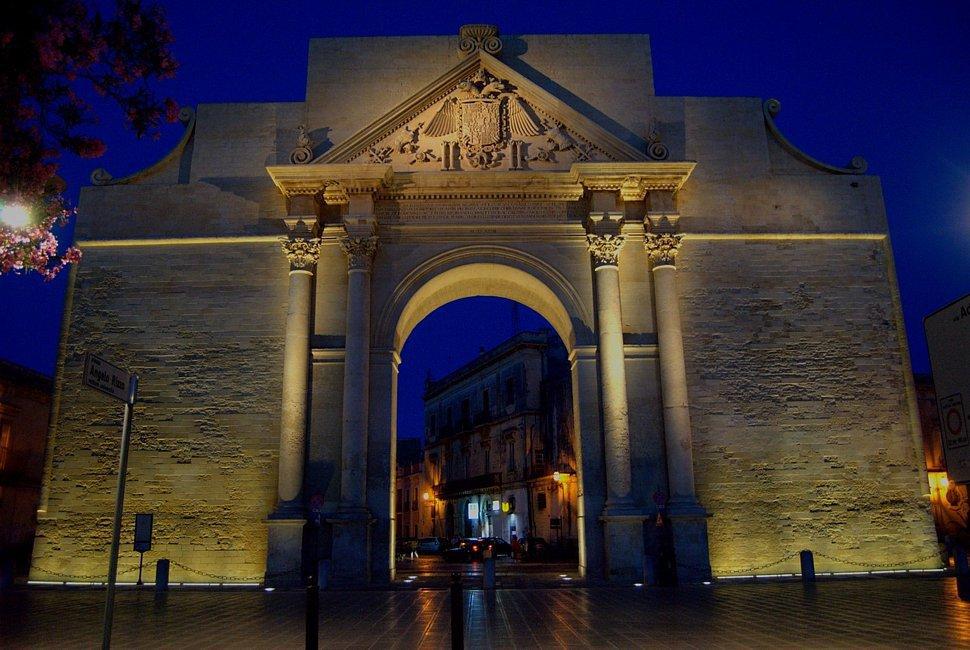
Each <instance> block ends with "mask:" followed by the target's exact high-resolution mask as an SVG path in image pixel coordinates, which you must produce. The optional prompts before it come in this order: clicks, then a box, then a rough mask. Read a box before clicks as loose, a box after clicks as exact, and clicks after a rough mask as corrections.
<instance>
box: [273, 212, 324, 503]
mask: <svg viewBox="0 0 970 650" xmlns="http://www.w3.org/2000/svg"><path fill="white" fill-rule="evenodd" d="M300 225H302V226H303V227H302V228H301V229H299V230H294V232H293V233H292V234H291V235H290V237H287V238H283V239H281V242H282V244H283V252H284V253H285V254H286V257H287V259H289V261H290V288H289V303H288V306H287V308H286V335H285V344H284V348H283V407H282V417H281V421H280V462H279V479H278V490H277V492H278V496H279V505H278V507H277V510H278V511H290V512H301V511H302V507H301V504H299V503H298V502H297V497H299V495H300V490H301V489H302V488H303V456H304V449H305V447H306V417H307V415H306V413H307V378H308V375H309V364H310V297H311V289H312V284H313V269H314V267H315V266H316V264H317V257H318V255H319V251H320V240H319V239H317V238H315V237H311V236H309V235H311V232H310V231H309V230H308V229H307V228H306V226H305V225H303V223H302V222H301V224H300Z"/></svg>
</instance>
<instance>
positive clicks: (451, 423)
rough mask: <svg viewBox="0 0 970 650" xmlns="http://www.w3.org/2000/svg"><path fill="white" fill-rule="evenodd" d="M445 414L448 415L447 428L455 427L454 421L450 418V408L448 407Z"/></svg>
mask: <svg viewBox="0 0 970 650" xmlns="http://www.w3.org/2000/svg"><path fill="white" fill-rule="evenodd" d="M447 414H448V428H449V429H450V428H451V427H453V426H455V421H454V419H453V418H452V415H453V413H452V411H451V407H450V406H449V407H448V412H447Z"/></svg>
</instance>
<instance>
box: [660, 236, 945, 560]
mask: <svg viewBox="0 0 970 650" xmlns="http://www.w3.org/2000/svg"><path fill="white" fill-rule="evenodd" d="M887 249H888V242H887V241H886V240H885V239H853V240H847V239H841V240H838V239H814V240H807V239H794V240H792V239H788V240H785V239H779V240H764V239H762V240H758V239H740V240H738V239H735V240H704V239H688V240H687V241H686V242H685V244H684V247H683V250H682V252H681V254H680V255H679V256H678V269H679V271H678V282H679V290H680V295H681V309H682V314H683V325H684V343H685V352H686V358H687V370H688V383H689V390H690V400H691V416H692V420H693V426H694V466H695V471H696V480H697V492H698V496H699V498H700V500H701V502H702V503H703V504H704V505H705V506H706V507H707V509H708V510H709V511H710V512H711V513H712V514H713V516H712V518H711V519H710V520H709V526H710V548H711V564H712V567H713V568H714V571H715V573H718V572H731V571H739V570H741V569H744V568H747V567H753V566H756V565H761V564H764V563H766V562H770V561H772V560H777V559H779V558H781V557H783V556H785V555H787V554H789V553H791V552H794V551H798V550H800V549H803V548H808V549H812V550H814V551H816V552H823V553H826V554H828V555H830V556H832V557H837V558H840V559H846V560H849V561H852V562H860V563H863V564H866V565H868V566H870V567H871V566H873V565H878V564H883V563H897V562H907V561H910V560H914V559H916V558H927V556H928V555H933V553H934V551H935V549H936V544H935V537H934V532H933V527H932V521H931V519H930V516H929V514H928V509H929V501H928V500H927V499H926V498H924V497H923V496H922V495H924V494H925V493H926V492H927V491H928V490H927V485H926V484H925V478H924V476H923V473H922V472H921V471H920V469H919V468H920V460H921V451H920V447H919V442H918V436H919V434H918V432H915V433H914V432H913V431H912V430H911V428H910V417H909V411H908V404H907V401H906V392H905V384H904V373H905V372H907V371H908V368H907V367H906V366H904V363H903V357H902V355H901V353H900V339H899V337H900V332H899V330H898V328H899V327H901V325H900V323H899V321H898V311H897V308H896V306H895V302H894V297H893V293H892V292H893V289H892V284H891V281H890V277H889V275H888V268H889V267H888V265H887ZM816 562H817V567H818V568H819V570H842V571H846V570H851V569H853V568H855V567H854V566H853V565H850V564H846V563H836V562H833V561H832V560H830V559H827V558H824V557H817V559H816ZM938 563H939V560H938V558H937V557H931V558H928V559H926V560H924V561H922V562H918V563H915V566H924V567H933V566H938ZM797 566H798V559H797V557H796V558H794V559H792V560H790V561H789V562H787V563H785V564H779V565H775V566H773V567H772V568H771V569H762V570H761V572H762V573H764V572H766V571H785V570H788V571H792V570H797ZM910 566H914V565H910Z"/></svg>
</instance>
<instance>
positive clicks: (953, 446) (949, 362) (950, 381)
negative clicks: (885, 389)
mask: <svg viewBox="0 0 970 650" xmlns="http://www.w3.org/2000/svg"><path fill="white" fill-rule="evenodd" d="M923 330H924V331H925V332H926V342H927V344H928V345H929V349H930V365H931V366H932V368H933V385H934V386H935V388H936V403H937V405H938V407H939V409H940V428H941V429H942V436H943V454H944V455H945V457H946V468H947V473H948V474H949V475H950V478H951V479H952V480H954V481H956V482H958V483H970V420H968V419H967V416H968V414H970V294H968V295H966V296H964V297H963V298H960V299H959V300H957V301H954V302H952V303H950V304H949V305H947V306H946V307H943V308H942V309H940V310H938V311H936V312H934V313H932V314H930V315H929V316H927V317H926V318H925V319H924V320H923Z"/></svg>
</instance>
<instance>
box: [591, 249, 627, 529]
mask: <svg viewBox="0 0 970 650" xmlns="http://www.w3.org/2000/svg"><path fill="white" fill-rule="evenodd" d="M587 240H588V242H589V249H590V252H591V253H592V255H593V262H594V268H595V271H594V277H593V284H594V291H595V292H596V316H597V321H596V323H597V335H598V339H599V345H598V354H599V366H600V381H601V390H602V395H603V442H604V447H605V449H604V451H605V454H606V487H607V496H606V508H607V510H617V509H620V510H622V509H624V508H626V507H629V506H631V505H632V503H633V499H632V494H631V478H630V422H629V416H628V412H627V394H626V367H625V360H624V354H623V329H622V310H621V307H620V270H619V267H618V258H619V253H620V248H621V247H622V245H623V237H622V236H620V235H615V236H614V235H589V236H588V237H587Z"/></svg>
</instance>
